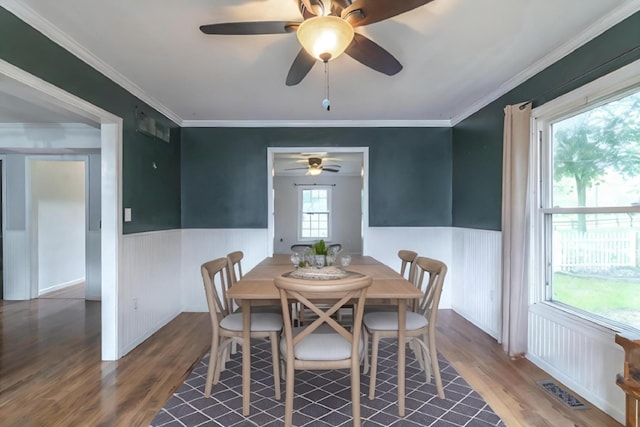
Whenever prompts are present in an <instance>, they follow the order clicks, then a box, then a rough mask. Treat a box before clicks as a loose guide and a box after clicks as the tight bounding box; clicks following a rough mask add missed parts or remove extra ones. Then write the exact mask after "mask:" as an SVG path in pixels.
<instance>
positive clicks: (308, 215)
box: [298, 187, 331, 240]
mask: <svg viewBox="0 0 640 427" xmlns="http://www.w3.org/2000/svg"><path fill="white" fill-rule="evenodd" d="M299 200H300V203H299V224H298V238H299V239H300V240H317V239H326V240H329V239H330V236H331V233H330V231H331V188H330V187H313V188H304V187H301V188H300V193H299Z"/></svg>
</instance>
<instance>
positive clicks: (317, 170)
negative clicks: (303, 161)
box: [307, 165, 322, 176]
mask: <svg viewBox="0 0 640 427" xmlns="http://www.w3.org/2000/svg"><path fill="white" fill-rule="evenodd" d="M307 173H308V174H309V175H311V176H318V175H320V174H321V173H322V165H311V166H309V171H308V172H307Z"/></svg>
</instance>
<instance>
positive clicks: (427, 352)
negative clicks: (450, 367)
mask: <svg viewBox="0 0 640 427" xmlns="http://www.w3.org/2000/svg"><path fill="white" fill-rule="evenodd" d="M415 269H416V271H415V274H416V283H417V285H418V286H419V287H421V289H422V290H423V291H424V295H423V297H422V299H421V300H420V304H419V307H418V310H417V311H416V312H413V311H407V317H406V323H405V327H406V340H405V342H404V343H398V345H407V344H410V346H411V349H412V350H413V351H414V353H415V355H416V358H417V359H418V362H419V363H420V366H421V367H422V369H424V371H425V374H426V380H427V382H429V381H430V380H431V376H433V378H434V379H435V384H436V388H437V390H438V396H439V397H440V398H441V399H444V389H443V387H442V378H441V377H440V366H439V364H438V352H437V349H436V319H437V316H438V304H439V302H440V295H441V294H442V287H443V285H444V278H445V276H446V274H447V266H446V265H445V264H444V263H443V262H441V261H438V260H435V259H431V258H426V257H418V258H416V260H415ZM425 276H428V281H427V283H426V286H425V287H424V288H422V284H423V283H424V279H425ZM363 325H364V331H365V348H367V347H368V339H367V338H368V336H370V337H371V376H370V380H369V399H373V398H374V397H375V388H376V375H377V370H378V347H379V343H380V340H381V339H383V338H396V339H397V337H398V312H397V310H395V311H379V312H372V313H366V314H365V315H364V319H363ZM411 344H413V345H411ZM365 354H366V353H365Z"/></svg>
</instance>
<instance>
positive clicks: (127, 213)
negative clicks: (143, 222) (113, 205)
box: [124, 208, 131, 222]
mask: <svg viewBox="0 0 640 427" xmlns="http://www.w3.org/2000/svg"><path fill="white" fill-rule="evenodd" d="M124 222H131V208H124Z"/></svg>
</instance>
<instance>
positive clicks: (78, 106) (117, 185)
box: [0, 59, 122, 360]
mask: <svg viewBox="0 0 640 427" xmlns="http://www.w3.org/2000/svg"><path fill="white" fill-rule="evenodd" d="M0 74H1V75H3V76H6V77H8V78H11V79H13V80H15V81H16V82H18V83H21V84H23V85H26V86H27V87H29V88H31V89H33V90H34V92H36V93H37V94H38V95H39V97H40V96H41V99H42V102H43V103H49V104H53V105H56V106H57V107H60V108H63V109H65V110H67V111H69V112H71V113H74V114H77V115H79V116H82V117H84V118H86V119H89V120H91V121H93V122H95V123H96V124H99V125H100V131H101V132H100V134H101V154H102V155H101V163H102V165H101V192H102V197H101V203H102V206H101V221H102V233H101V240H102V243H101V251H102V254H101V257H102V272H101V275H102V279H101V282H102V334H101V335H102V346H101V349H102V360H117V359H118V358H119V357H120V348H119V345H118V330H119V328H118V323H119V315H118V301H119V292H118V283H119V281H120V270H119V268H118V266H119V264H120V258H121V256H122V255H121V253H120V251H121V248H122V217H121V215H120V214H119V213H120V212H122V206H121V204H122V203H121V200H122V197H121V195H122V171H121V167H122V118H120V117H118V116H115V115H113V114H111V113H109V112H108V111H105V110H103V109H102V108H99V107H97V106H95V105H93V104H91V103H89V102H87V101H85V100H83V99H82V98H79V97H77V96H75V95H72V94H70V93H68V92H66V91H64V90H62V89H60V88H58V87H56V86H54V85H52V84H50V83H48V82H46V81H44V80H42V79H40V78H38V77H36V76H34V75H32V74H30V73H28V72H26V71H24V70H22V69H20V68H18V67H16V66H14V65H12V64H10V63H8V62H6V61H4V60H2V59H0ZM3 227H4V224H3Z"/></svg>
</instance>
